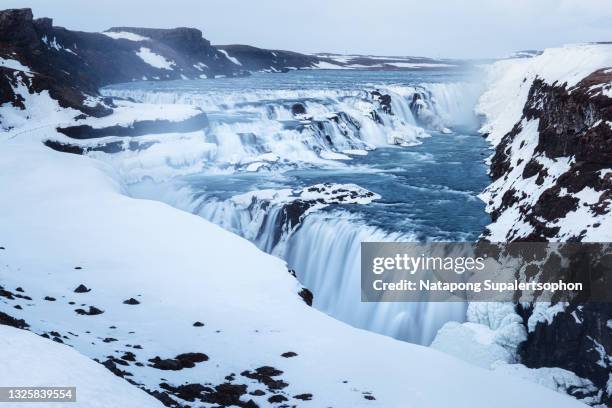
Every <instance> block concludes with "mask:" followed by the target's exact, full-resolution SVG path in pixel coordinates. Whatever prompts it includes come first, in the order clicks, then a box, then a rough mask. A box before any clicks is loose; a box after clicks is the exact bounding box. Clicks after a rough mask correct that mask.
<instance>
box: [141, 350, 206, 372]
mask: <svg viewBox="0 0 612 408" xmlns="http://www.w3.org/2000/svg"><path fill="white" fill-rule="evenodd" d="M203 361H208V356H207V355H206V354H203V353H184V354H179V355H178V356H176V357H175V358H167V359H162V358H161V357H155V358H152V359H149V362H150V363H152V364H149V366H150V367H153V368H157V369H158V370H172V371H178V370H182V369H183V368H192V367H195V364H196V363H201V362H203Z"/></svg>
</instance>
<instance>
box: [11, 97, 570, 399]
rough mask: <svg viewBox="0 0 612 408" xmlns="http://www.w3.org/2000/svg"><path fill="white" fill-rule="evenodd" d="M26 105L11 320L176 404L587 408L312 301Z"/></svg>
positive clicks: (18, 136) (245, 247)
mask: <svg viewBox="0 0 612 408" xmlns="http://www.w3.org/2000/svg"><path fill="white" fill-rule="evenodd" d="M24 103H25V105H26V110H25V112H27V113H29V114H31V115H30V119H29V121H26V122H25V123H21V124H20V123H19V121H16V122H15V127H14V128H12V129H11V130H10V131H6V132H4V133H3V134H2V137H1V139H0V190H1V191H2V192H3V197H5V199H3V200H1V201H0V225H2V230H1V233H0V246H1V247H2V248H1V249H0V282H1V285H2V290H0V312H2V313H4V314H5V315H8V316H13V317H14V318H17V319H23V320H24V322H25V324H28V325H29V329H30V330H32V331H33V332H35V333H38V334H41V335H44V336H46V337H50V338H53V339H54V340H55V341H58V342H63V343H66V344H69V345H71V346H73V347H74V348H75V349H76V350H77V351H79V352H80V353H82V354H84V355H86V356H88V357H90V358H94V359H97V360H98V361H100V362H101V363H103V364H104V365H105V366H106V368H108V369H109V370H111V371H112V372H113V373H115V374H117V375H119V376H121V377H124V378H125V379H126V380H127V381H129V382H130V383H132V384H134V385H136V386H138V387H140V388H143V389H146V390H148V391H149V392H150V393H152V394H153V395H155V396H156V397H157V398H158V399H160V400H162V401H163V402H164V403H165V404H166V405H169V406H177V405H178V404H179V403H181V404H184V405H186V406H202V405H203V406H231V405H234V406H242V407H254V406H271V405H272V404H276V403H281V402H287V403H288V404H289V405H296V406H313V407H325V406H336V407H340V406H351V407H360V406H364V407H370V406H378V407H385V408H388V407H398V408H399V407H411V406H414V407H446V406H449V405H451V404H452V405H453V406H460V407H489V406H491V401H495V405H496V406H498V407H515V406H517V405H519V406H555V407H573V406H581V404H580V403H579V402H577V401H575V400H573V399H571V398H569V397H567V396H564V395H561V394H557V393H554V392H551V391H549V390H547V389H545V388H543V387H540V386H537V385H534V384H530V383H528V382H525V381H523V380H520V379H518V378H515V377H512V376H508V375H505V374H498V373H493V374H491V373H489V372H487V371H486V370H483V369H481V368H478V367H475V366H472V365H470V364H468V363H464V362H462V361H460V360H458V359H455V358H454V357H451V356H448V355H446V354H444V353H441V352H438V351H436V350H433V349H429V348H425V347H421V346H416V345H412V344H408V343H404V342H400V341H396V340H393V339H390V338H388V337H384V336H380V335H377V334H373V333H370V332H366V331H362V330H358V329H355V328H352V327H350V326H348V325H346V324H343V323H340V322H338V321H336V320H334V319H332V318H330V317H329V316H326V315H325V314H323V313H320V312H318V311H317V310H315V309H312V308H310V307H308V305H307V304H306V302H309V301H310V300H311V299H310V296H309V292H308V291H306V290H304V289H303V288H302V287H301V286H300V284H299V283H298V282H297V280H296V279H295V278H294V276H292V275H291V274H290V272H289V271H288V270H287V266H286V264H285V263H284V262H283V261H281V260H280V259H278V258H275V257H272V256H269V255H266V254H264V253H263V252H261V251H259V250H258V249H257V248H256V247H255V246H254V245H253V244H251V243H249V242H248V241H246V240H244V239H242V238H239V237H237V236H235V235H233V234H231V233H229V232H227V231H225V230H223V229H221V228H220V227H217V226H215V225H213V224H211V223H209V222H207V221H205V220H204V219H202V218H200V217H197V216H195V215H191V214H188V213H185V212H181V211H179V210H177V209H175V208H172V207H169V206H167V205H165V204H162V203H159V202H155V201H149V200H139V199H133V198H130V197H128V196H126V194H125V191H126V189H125V188H124V185H123V180H122V179H121V176H120V175H119V173H118V172H117V171H116V169H115V168H113V167H112V166H111V165H110V164H108V163H104V162H101V161H98V160H96V159H94V158H92V157H87V156H81V155H73V154H66V153H62V152H58V151H54V150H51V149H49V148H48V147H46V146H45V145H44V144H43V142H44V141H45V140H48V139H49V138H60V137H62V135H61V134H59V133H58V132H57V130H56V129H55V128H54V127H50V126H46V127H42V128H37V127H36V126H34V125H35V124H36V123H37V122H39V121H40V122H41V123H42V122H44V123H47V124H49V123H50V122H51V121H53V120H57V121H58V123H61V122H63V121H65V120H68V119H69V118H71V117H72V116H74V115H75V113H78V112H76V111H73V110H67V109H62V108H60V107H59V106H58V105H57V104H56V102H55V101H53V100H52V99H50V98H49V96H48V95H28V96H27V98H26V99H25V100H24ZM30 104H31V105H32V107H33V108H34V107H40V106H41V105H46V109H40V110H37V109H33V110H28V109H29V106H30ZM3 109H4V110H5V111H4V112H3V113H4V114H10V113H11V112H9V111H11V110H14V111H15V112H12V113H15V114H16V115H17V116H19V115H21V114H23V113H24V111H21V110H18V108H16V107H11V106H8V105H6V106H4V107H3ZM160 119H161V118H160ZM23 126H25V127H27V128H28V129H30V131H24V128H23ZM0 316H4V315H0ZM3 319H6V316H4V317H3ZM31 357H32V358H34V359H35V358H37V357H38V356H37V355H35V354H33V355H32V356H31ZM476 389H477V392H476V391H475V390H476ZM502 395H503V396H504V397H503V398H500V396H502Z"/></svg>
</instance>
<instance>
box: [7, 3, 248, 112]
mask: <svg viewBox="0 0 612 408" xmlns="http://www.w3.org/2000/svg"><path fill="white" fill-rule="evenodd" d="M0 58H1V60H0V61H1V62H2V63H1V64H0V90H2V93H1V94H0V98H1V99H0V103H6V102H10V103H12V104H13V105H14V106H20V107H22V104H23V101H21V100H20V98H19V97H18V96H16V94H15V92H14V91H13V89H14V88H15V87H17V86H20V85H23V86H26V87H27V88H28V90H29V91H30V92H31V93H33V92H36V93H38V92H42V91H45V90H48V91H49V94H50V96H51V97H52V98H53V99H56V100H58V101H59V103H60V105H61V106H62V107H71V108H76V109H79V110H81V111H82V112H84V113H87V114H91V115H95V116H101V115H105V114H108V113H109V112H110V108H111V107H112V106H111V105H109V104H108V103H107V104H106V105H107V106H105V103H103V102H102V101H93V100H92V99H91V98H90V99H89V100H88V96H89V97H96V96H97V95H98V93H97V90H98V89H99V87H101V86H104V85H107V84H111V83H118V82H129V81H133V80H142V79H149V80H162V79H181V78H204V77H215V76H219V75H223V76H239V75H244V74H245V72H244V70H243V69H242V68H240V66H239V65H237V64H235V63H233V62H232V61H230V60H229V59H228V58H227V57H226V56H225V55H224V54H223V53H221V52H219V51H218V50H217V49H216V48H214V47H212V46H211V45H210V42H209V41H207V40H206V39H204V38H203V37H202V33H201V32H200V31H199V30H196V29H191V28H176V29H143V28H114V29H111V30H110V31H108V32H105V33H86V32H79V31H71V30H67V29H65V28H62V27H55V26H53V24H52V20H51V19H48V18H39V19H34V18H33V16H32V11H31V10H30V9H12V10H5V11H0Z"/></svg>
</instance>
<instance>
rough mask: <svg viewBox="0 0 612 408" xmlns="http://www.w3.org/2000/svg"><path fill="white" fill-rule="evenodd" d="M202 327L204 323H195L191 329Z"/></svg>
mask: <svg viewBox="0 0 612 408" xmlns="http://www.w3.org/2000/svg"><path fill="white" fill-rule="evenodd" d="M203 326H204V323H202V322H200V321H198V322H195V323H194V324H193V327H203Z"/></svg>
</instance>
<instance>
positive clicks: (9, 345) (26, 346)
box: [0, 325, 163, 408]
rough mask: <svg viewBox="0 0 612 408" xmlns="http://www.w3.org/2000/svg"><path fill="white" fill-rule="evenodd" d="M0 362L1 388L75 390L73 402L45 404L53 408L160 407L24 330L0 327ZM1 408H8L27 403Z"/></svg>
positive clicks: (70, 351) (71, 353) (103, 370)
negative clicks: (57, 388)
mask: <svg viewBox="0 0 612 408" xmlns="http://www.w3.org/2000/svg"><path fill="white" fill-rule="evenodd" d="M0 361H2V370H0V384H2V386H13V387H25V386H29V387H67V386H69V387H76V389H77V394H76V403H75V402H65V403H58V402H53V403H49V405H52V406H53V407H58V408H70V407H73V408H74V407H79V408H117V407H130V408H154V407H159V408H161V407H163V404H162V403H161V402H160V401H159V400H157V399H155V398H153V397H152V396H150V395H148V394H147V393H145V392H144V391H141V390H139V389H138V388H136V387H134V386H132V385H131V384H129V383H127V382H126V381H124V380H122V379H121V378H118V377H116V376H115V375H113V374H112V373H111V372H110V371H108V370H107V369H106V368H104V367H103V366H101V365H100V364H97V363H96V362H94V361H92V360H91V359H89V358H87V357H85V356H83V355H82V354H80V353H78V352H77V351H75V350H74V349H72V348H71V347H68V346H66V345H62V344H58V343H55V342H53V341H51V340H46V339H44V338H42V337H40V336H37V335H35V334H33V333H30V332H28V331H26V330H20V329H16V328H12V327H9V326H2V325H0ZM2 405H3V406H6V407H9V406H11V405H13V406H22V405H27V404H23V403H15V404H9V403H3V404H2ZM38 405H40V403H39V404H38Z"/></svg>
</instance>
